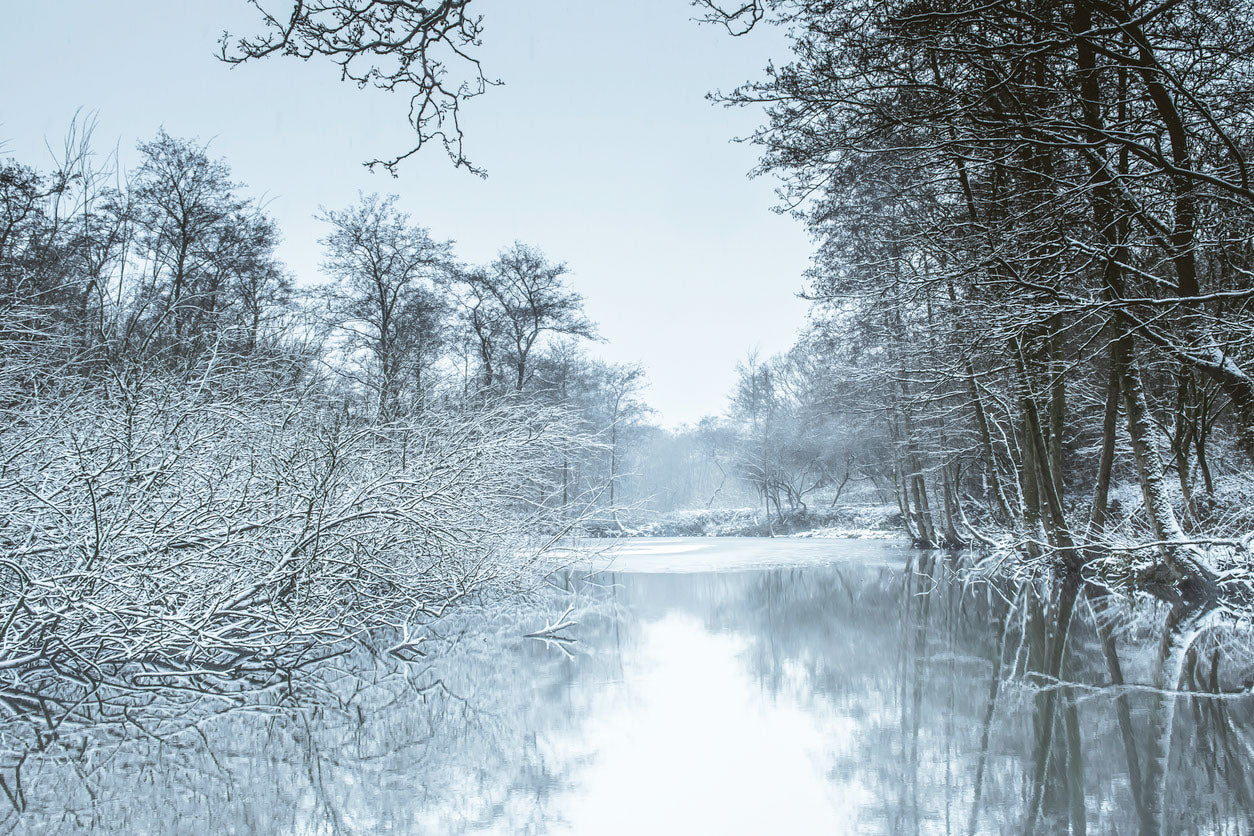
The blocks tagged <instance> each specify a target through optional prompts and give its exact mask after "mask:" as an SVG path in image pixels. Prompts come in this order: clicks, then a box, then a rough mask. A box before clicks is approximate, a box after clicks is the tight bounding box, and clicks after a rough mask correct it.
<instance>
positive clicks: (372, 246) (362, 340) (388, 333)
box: [321, 195, 452, 421]
mask: <svg viewBox="0 0 1254 836" xmlns="http://www.w3.org/2000/svg"><path fill="white" fill-rule="evenodd" d="M396 201H397V197H396V196H395V195H392V196H390V197H387V198H380V197H379V196H378V195H369V196H365V197H362V198H361V200H360V201H359V202H358V204H357V205H356V206H353V207H350V208H348V209H344V210H340V211H324V212H323V213H322V215H321V218H322V220H324V221H326V222H327V223H329V224H331V227H332V230H331V232H330V233H329V234H328V235H327V236H326V237H325V238H323V239H322V244H323V246H324V247H325V248H326V259H325V261H324V263H323V269H324V270H326V272H327V273H328V274H329V275H330V276H332V277H333V278H334V279H335V280H336V285H335V287H334V291H333V294H332V296H331V304H332V310H333V313H334V314H335V316H336V317H337V319H338V320H339V322H340V324H341V325H342V327H343V328H344V329H345V330H346V332H347V333H348V335H349V347H350V350H351V349H364V350H365V351H366V352H367V353H368V355H369V357H370V363H369V374H368V376H367V385H368V386H369V388H370V389H371V390H372V392H373V394H374V407H375V416H376V418H377V419H378V420H380V421H387V420H390V419H392V418H395V417H396V416H397V415H398V414H399V412H400V408H401V394H402V388H403V386H404V384H405V382H406V381H407V380H408V381H410V382H416V381H417V379H418V377H419V375H420V373H421V369H422V368H423V365H424V364H429V363H430V362H431V361H432V355H433V354H434V346H433V343H435V342H436V341H437V340H438V331H439V329H440V319H441V308H442V303H441V301H440V300H439V299H438V297H437V294H436V292H435V288H436V286H437V285H440V284H442V283H443V282H444V281H445V278H446V274H447V271H448V270H449V267H450V264H451V258H452V255H451V248H452V245H451V243H450V242H437V241H435V240H433V239H432V238H431V235H430V233H429V232H428V231H427V230H426V229H425V228H423V227H420V226H417V225H415V224H413V223H411V222H410V219H409V215H407V214H406V213H404V212H401V211H400V210H399V209H397V208H396Z"/></svg>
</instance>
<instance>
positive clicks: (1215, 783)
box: [6, 539, 1254, 834]
mask: <svg viewBox="0 0 1254 836" xmlns="http://www.w3.org/2000/svg"><path fill="white" fill-rule="evenodd" d="M595 568H596V569H598V570H599V571H597V572H596V573H595V574H594V575H593V577H591V578H587V577H585V573H584V571H583V570H578V571H576V570H571V571H570V572H564V573H562V574H561V575H559V577H558V583H559V585H564V586H567V587H568V588H569V589H571V590H572V591H573V592H574V594H575V600H576V601H577V602H578V606H577V608H576V611H575V612H574V614H573V615H572V616H571V618H572V619H574V620H577V621H578V622H579V623H578V625H577V626H575V627H573V628H571V629H570V630H568V631H566V634H567V635H568V636H570V637H571V638H574V639H575V640H576V641H574V642H573V643H555V642H542V641H537V640H534V639H525V638H523V637H522V636H523V634H524V633H526V632H530V631H534V630H536V629H538V628H540V627H542V626H544V624H545V623H546V621H547V620H548V619H551V618H555V617H556V616H557V615H558V614H559V613H557V612H552V611H551V608H549V609H545V608H540V607H533V608H531V609H528V610H526V611H524V612H519V613H515V614H513V615H511V616H509V617H496V618H494V619H493V620H491V621H490V622H484V621H483V620H482V619H479V620H473V621H472V620H466V621H465V622H463V623H453V622H449V623H446V624H445V625H444V626H443V627H442V628H441V634H440V636H439V637H438V638H435V639H433V646H437V647H438V648H439V652H438V653H434V654H432V656H431V657H430V658H431V661H430V662H429V663H424V664H421V665H414V666H409V667H398V666H397V665H395V664H384V663H381V662H376V661H375V660H372V659H371V658H369V657H362V658H358V659H353V660H346V662H345V663H344V664H343V668H342V670H339V671H333V672H329V673H328V675H327V677H326V681H325V683H324V687H323V691H322V696H321V698H320V699H319V700H318V701H317V703H316V704H309V705H306V707H305V708H304V709H303V710H300V711H295V712H292V711H285V712H279V711H270V712H266V713H255V714H249V715H240V714H233V715H229V716H227V717H222V718H217V719H215V720H213V721H206V722H204V723H203V724H202V725H201V728H200V730H199V731H195V732H192V733H187V734H183V735H180V736H178V737H177V738H172V739H169V740H164V741H156V740H152V739H145V738H144V737H143V735H142V734H136V733H135V732H134V731H133V730H132V731H130V732H127V733H126V734H121V733H117V734H116V735H115V737H116V739H113V738H111V737H109V736H108V734H106V733H104V732H102V733H101V737H100V738H98V739H95V740H93V741H92V745H91V747H90V748H89V749H88V750H86V751H85V752H84V754H83V756H82V757H81V758H80V759H79V761H78V762H77V763H75V764H73V765H72V766H71V765H69V764H67V762H65V761H59V762H57V763H48V764H46V765H42V766H41V765H39V764H38V762H37V759H36V760H32V761H31V764H30V765H28V766H27V767H26V769H25V770H24V773H23V780H24V782H25V788H26V792H27V794H28V796H29V797H30V798H31V799H32V800H31V808H30V811H29V812H28V813H27V814H26V815H24V816H22V817H20V818H19V817H15V816H12V815H10V816H9V818H8V819H6V822H7V825H8V827H9V828H12V829H16V830H18V831H27V830H29V831H51V830H59V831H62V832H73V831H76V830H87V829H96V830H100V831H106V832H107V831H116V832H127V833H144V832H157V833H198V832H209V833H230V832H234V833H254V832H256V833H310V834H313V833H480V832H483V833H509V834H514V833H557V834H560V833H572V834H615V833H623V834H657V833H676V834H700V833H710V834H729V833H754V834H758V833H858V832H862V833H969V832H979V833H1022V832H1024V831H1025V829H1026V828H1027V827H1028V826H1029V825H1031V826H1032V827H1033V828H1034V830H1035V831H1036V832H1041V833H1058V832H1073V833H1082V832H1086V831H1090V832H1094V833H1135V832H1140V831H1142V830H1151V831H1159V830H1161V832H1165V833H1188V832H1197V833H1211V832H1222V833H1246V832H1249V831H1250V829H1251V827H1250V815H1249V813H1248V811H1249V810H1250V809H1251V794H1250V779H1249V775H1248V769H1249V766H1250V754H1251V751H1250V746H1251V744H1252V743H1254V705H1252V704H1251V701H1250V700H1249V699H1247V698H1246V697H1244V696H1234V695H1224V696H1221V697H1214V696H1206V695H1197V696H1188V697H1177V696H1174V695H1166V694H1164V693H1163V691H1162V690H1158V691H1155V690H1154V689H1152V688H1150V687H1148V686H1150V685H1151V684H1152V683H1153V682H1154V681H1155V676H1156V675H1158V676H1159V680H1160V682H1161V681H1162V670H1163V669H1164V668H1163V665H1162V660H1163V658H1164V657H1163V656H1162V655H1161V654H1160V652H1159V636H1160V634H1161V632H1162V629H1163V624H1164V619H1165V616H1166V612H1165V610H1164V609H1163V608H1161V607H1160V606H1158V605H1155V604H1152V603H1150V602H1144V603H1141V604H1139V605H1138V606H1137V607H1136V608H1134V609H1128V608H1127V607H1120V608H1118V609H1109V608H1106V607H1105V606H1104V605H1102V604H1101V602H1100V601H1096V602H1095V601H1093V600H1091V599H1088V598H1084V597H1083V596H1081V597H1080V598H1079V599H1077V600H1076V601H1075V603H1074V609H1073V615H1072V618H1071V619H1070V630H1069V632H1068V634H1067V641H1066V644H1065V645H1064V646H1063V651H1064V652H1062V653H1061V654H1060V655H1058V654H1055V653H1054V651H1055V650H1057V649H1058V647H1059V645H1058V640H1059V638H1060V637H1061V632H1060V630H1059V629H1058V614H1059V612H1065V611H1066V609H1067V607H1065V606H1063V605H1061V604H1060V598H1059V595H1060V593H1058V592H1056V591H1051V590H1050V589H1049V588H1047V587H1046V586H1045V585H1044V584H1038V585H1020V586H1009V585H997V586H994V585H989V584H975V585H971V584H966V585H964V584H962V583H959V582H957V581H955V580H954V579H953V578H952V573H951V572H950V571H949V568H948V565H947V563H946V561H945V559H944V558H936V559H929V558H927V557H924V556H921V555H919V554H918V553H916V552H911V551H909V550H906V549H903V548H899V547H896V546H892V545H886V544H884V543H879V542H874V541H820V540H791V539H779V540H740V539H719V540H704V539H693V540H647V541H646V540H641V541H631V542H628V543H627V544H626V545H624V546H622V547H621V548H620V549H619V550H618V552H617V555H616V556H615V558H614V559H613V560H612V561H609V560H599V561H598V562H597V563H596V565H595ZM1099 614H1100V615H1099ZM1099 623H1100V624H1101V625H1103V626H1104V627H1106V628H1109V636H1110V643H1109V644H1108V645H1107V646H1106V647H1105V648H1103V644H1102V641H1101V638H1102V635H1103V634H1102V633H1100V632H1099V631H1098V625H1099ZM1189 642H1190V643H1189V647H1190V648H1191V649H1190V650H1189V651H1188V652H1187V653H1184V654H1183V655H1182V656H1181V658H1180V664H1179V666H1178V669H1179V674H1178V680H1177V681H1173V683H1171V686H1172V687H1171V688H1170V689H1169V690H1173V691H1174V689H1175V687H1176V686H1177V685H1179V686H1182V687H1184V688H1187V689H1190V690H1204V691H1209V692H1214V691H1220V692H1223V691H1229V690H1236V689H1240V688H1241V687H1242V686H1244V685H1245V683H1246V680H1247V678H1248V675H1249V672H1250V671H1251V669H1252V666H1251V664H1250V661H1249V654H1248V651H1247V650H1246V647H1247V644H1246V643H1245V642H1244V640H1243V639H1242V638H1241V636H1240V634H1239V633H1235V632H1234V631H1233V630H1231V629H1229V628H1225V627H1224V626H1223V625H1219V624H1208V625H1207V626H1206V628H1205V629H1204V630H1202V632H1200V633H1198V634H1197V635H1196V636H1192V635H1191V636H1190V637H1189ZM1055 658H1057V659H1058V660H1059V661H1058V662H1057V665H1056V666H1057V669H1056V670H1055V669H1054V668H1053V667H1051V665H1053V664H1054V663H1053V662H1051V660H1052V659H1055ZM1167 667H1168V668H1170V671H1169V673H1170V674H1171V677H1172V678H1173V680H1175V679H1176V677H1177V673H1176V670H1177V669H1176V668H1175V667H1171V665H1170V664H1168V665H1167ZM1055 674H1056V675H1055ZM1112 680H1113V681H1122V682H1123V683H1124V685H1123V686H1122V687H1113V686H1112ZM1060 682H1061V683H1063V684H1062V685H1060V684H1059V683H1060ZM1164 727H1165V728H1167V729H1169V730H1170V734H1167V735H1164V734H1163V733H1162V729H1163V728H1164ZM1156 764H1166V767H1165V770H1164V769H1157V768H1155V765H1156Z"/></svg>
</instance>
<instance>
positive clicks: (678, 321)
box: [0, 0, 810, 424]
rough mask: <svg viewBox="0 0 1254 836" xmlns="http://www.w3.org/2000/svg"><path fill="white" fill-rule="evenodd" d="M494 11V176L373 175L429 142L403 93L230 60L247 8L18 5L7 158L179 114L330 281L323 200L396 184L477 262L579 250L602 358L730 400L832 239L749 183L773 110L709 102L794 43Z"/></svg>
mask: <svg viewBox="0 0 1254 836" xmlns="http://www.w3.org/2000/svg"><path fill="white" fill-rule="evenodd" d="M286 3H287V0H274V3H272V5H271V7H272V8H281V7H284V6H286ZM275 4H277V5H275ZM476 5H478V6H479V7H480V11H481V13H482V14H483V15H484V16H485V37H484V40H485V43H484V49H483V51H482V53H481V54H482V56H483V59H484V63H485V67H486V70H487V73H488V74H489V75H491V76H496V77H500V78H502V79H503V80H504V81H505V86H504V87H500V88H494V89H492V90H490V91H489V92H488V93H487V94H486V95H484V96H483V97H481V98H478V99H476V100H474V101H472V102H470V103H469V104H468V105H467V106H466V112H465V118H464V124H465V127H466V130H467V134H468V140H467V151H468V153H469V155H470V156H471V157H472V159H474V160H475V162H476V163H478V164H480V165H482V166H484V167H486V168H487V169H488V171H489V174H490V176H489V178H488V179H487V180H486V181H484V180H480V179H478V178H476V177H473V176H471V175H469V174H466V173H465V172H461V171H455V170H453V168H452V166H451V165H450V164H449V162H448V161H447V158H446V157H445V156H444V155H443V152H442V150H440V149H437V148H432V149H430V151H429V152H424V153H423V154H422V155H420V157H419V158H416V159H413V160H411V161H410V162H408V163H406V164H405V165H404V166H403V167H402V168H401V170H400V177H399V179H395V180H394V179H392V178H390V177H388V176H387V175H386V174H371V173H369V172H367V171H366V170H364V169H363V168H362V166H361V165H360V163H361V162H362V160H365V159H369V158H372V157H375V156H382V157H386V156H389V155H392V154H395V153H397V152H399V151H402V150H405V149H407V148H408V147H409V145H407V143H408V142H409V140H410V134H409V132H408V126H407V125H406V124H405V121H404V108H405V101H404V100H403V99H401V98H398V97H388V96H385V95H382V94H377V93H373V92H362V91H358V90H357V89H356V88H354V87H351V86H347V85H342V84H340V83H339V82H338V80H337V77H336V73H335V69H334V68H333V67H331V66H330V65H325V64H320V63H316V62H310V63H301V62H299V61H288V60H283V61H271V62H266V63H263V64H258V65H253V66H243V67H238V68H235V69H230V68H228V67H227V66H226V65H223V64H221V63H220V62H218V61H217V60H215V58H214V57H213V56H214V53H215V51H216V42H217V38H218V35H219V34H220V32H221V31H222V30H223V29H229V30H231V31H233V32H247V31H251V30H253V29H255V27H256V24H255V20H254V14H255V13H254V12H253V10H252V9H251V8H250V7H249V6H248V5H247V4H246V3H245V2H244V0H214V2H205V0H199V1H198V2H187V0H131V2H128V3H125V4H107V3H99V2H96V0H44V2H22V3H11V4H9V8H7V9H6V12H5V18H6V28H7V33H6V37H5V38H4V39H3V49H0V77H3V78H5V79H6V91H5V95H4V98H3V100H2V101H0V153H2V154H4V155H5V156H8V155H12V156H16V157H18V158H20V159H22V160H23V161H25V162H29V163H32V164H36V165H43V164H44V163H45V162H46V160H47V152H46V150H45V149H44V141H45V139H47V140H48V141H50V142H52V143H53V144H56V142H57V141H58V140H59V138H60V136H61V135H62V133H63V132H64V130H65V127H66V125H67V124H68V122H69V119H70V117H71V116H72V115H73V113H74V111H75V109H76V108H79V107H82V108H85V109H87V110H92V111H96V112H97V114H98V128H97V134H96V141H97V145H98V146H111V145H113V144H114V143H117V144H119V145H120V147H121V150H122V159H123V162H124V163H125V162H127V161H128V160H130V159H133V150H132V149H133V148H134V146H135V143H136V142H138V141H141V140H144V139H147V138H150V137H151V136H152V135H153V134H154V133H155V132H156V130H157V128H158V127H159V126H162V125H164V126H165V128H166V130H167V131H168V132H170V133H171V134H173V135H175V136H183V137H198V138H200V139H202V140H212V144H211V152H212V153H213V154H214V155H215V156H220V157H224V158H225V159H226V160H227V162H228V163H230V165H231V166H232V169H233V171H234V174H235V178H236V179H237V180H239V181H242V182H244V183H246V184H247V185H248V186H249V187H250V193H251V194H254V195H264V196H265V197H266V198H267V199H268V201H269V203H268V208H269V211H270V212H271V214H273V215H274V216H275V217H277V218H278V220H279V222H280V224H281V227H282V229H283V232H284V236H285V240H284V244H283V247H282V250H281V254H282V256H283V258H284V260H285V261H286V262H287V263H288V265H289V266H290V267H291V268H292V270H293V272H294V273H295V274H296V276H297V277H298V279H299V280H300V281H303V282H312V281H318V280H320V276H319V274H318V263H319V261H320V254H319V248H318V246H317V244H316V241H317V239H318V238H319V237H320V236H321V235H322V229H321V225H320V224H318V223H317V222H315V221H314V220H313V215H314V213H315V212H316V211H317V208H318V206H319V205H320V204H321V205H325V206H328V207H333V208H334V207H340V206H343V205H346V204H348V203H351V202H352V201H354V200H355V199H356V195H357V192H358V191H359V190H360V191H367V192H369V191H378V192H393V191H394V192H396V193H398V194H400V195H401V204H402V206H403V207H404V208H405V209H406V210H407V211H409V212H411V213H412V214H413V216H414V219H415V220H416V221H418V222H419V223H421V224H423V225H425V226H428V227H430V228H431V230H432V233H433V234H434V235H436V236H437V237H442V238H452V239H454V240H456V241H457V248H456V250H457V254H458V256H459V257H460V258H461V259H463V260H464V261H467V262H482V261H487V260H490V259H491V258H492V257H493V256H494V255H495V253H496V251H497V250H498V249H500V248H501V247H502V246H504V245H507V244H509V243H510V242H512V241H514V240H515V239H518V240H522V241H525V242H527V243H531V244H535V245H537V246H539V247H540V248H542V249H543V250H544V251H545V252H546V253H548V254H549V255H550V256H551V257H553V258H554V259H560V260H565V261H566V262H568V263H569V265H570V267H571V269H572V272H573V276H572V278H571V284H572V285H573V286H574V287H575V288H576V289H577V290H579V291H580V292H581V293H583V294H584V296H585V297H586V299H587V307H588V311H589V313H590V314H591V316H592V317H593V318H594V319H596V320H597V321H598V322H599V323H600V324H601V330H602V333H603V334H604V336H605V337H606V338H608V343H606V344H605V345H602V346H597V347H596V348H595V349H594V351H595V353H599V354H600V355H602V356H604V357H606V358H607V359H610V360H615V361H638V362H642V363H643V364H644V365H645V366H646V368H647V369H648V372H649V378H650V381H651V388H650V390H649V392H648V398H649V400H650V401H651V402H652V404H653V405H654V406H655V407H656V408H657V409H658V411H659V418H660V420H661V421H662V422H663V423H666V424H677V423H680V422H685V421H693V420H696V419H697V418H699V417H700V416H702V415H704V414H709V413H716V412H720V411H722V409H723V408H724V405H725V403H726V395H727V393H728V391H729V389H730V387H731V385H732V381H733V377H734V367H735V364H736V362H737V361H738V360H739V359H741V358H742V357H743V356H744V354H745V352H746V351H747V350H749V349H750V348H752V347H754V346H759V347H760V348H761V349H762V351H763V352H764V353H767V354H769V353H774V352H776V351H780V350H783V349H784V348H786V347H787V346H788V345H789V344H790V343H791V342H792V338H793V336H794V334H795V332H796V330H797V329H798V328H799V327H800V325H801V324H802V321H803V317H804V311H805V304H804V303H803V302H802V301H800V300H798V299H797V298H795V294H796V292H797V291H798V290H799V289H800V288H801V273H802V271H803V270H804V269H805V267H806V265H807V259H808V254H809V251H810V246H809V242H808V239H807V237H806V235H805V233H804V231H803V229H802V228H801V226H800V225H799V224H798V223H797V222H795V221H793V220H791V219H789V218H786V217H781V216H778V215H775V214H773V213H771V212H770V211H769V210H770V207H771V206H772V205H774V202H775V199H774V194H773V189H774V184H773V183H772V182H771V181H770V180H768V179H758V180H754V181H750V180H748V179H746V177H745V174H746V172H747V171H748V170H749V169H750V168H752V166H753V164H754V161H755V159H756V156H757V150H756V149H755V148H754V147H752V146H749V145H744V144H739V145H738V144H733V143H731V142H729V139H730V138H731V137H732V136H735V135H737V134H743V133H746V132H747V131H748V130H749V129H751V128H752V127H753V125H754V124H755V123H756V121H757V119H758V116H757V115H756V114H753V113H749V112H744V111H728V110H726V109H724V108H721V107H716V106H713V105H710V104H709V103H707V102H706V101H704V95H705V93H706V92H707V91H709V90H712V89H714V88H724V89H726V88H730V87H733V86H735V85H736V84H738V83H740V82H742V81H744V80H747V79H749V78H753V77H757V76H758V75H759V74H760V71H761V68H762V67H763V66H764V65H765V63H766V61H767V60H768V59H770V58H771V57H775V58H777V59H778V58H781V57H783V54H784V47H785V44H784V42H783V39H782V38H781V37H780V35H779V34H778V33H776V32H764V33H754V34H753V35H751V36H749V37H746V38H740V39H733V38H730V37H728V36H727V35H725V34H724V33H723V32H722V31H721V30H719V29H716V28H713V27H706V26H699V25H697V24H696V23H694V22H692V21H691V18H692V16H693V10H692V9H691V7H689V6H688V4H687V2H686V0H639V2H635V3H630V4H625V3H613V2H609V0H582V2H579V1H577V0H568V2H561V0H536V2H513V3H511V2H507V1H506V0H484V2H482V3H479V4H476Z"/></svg>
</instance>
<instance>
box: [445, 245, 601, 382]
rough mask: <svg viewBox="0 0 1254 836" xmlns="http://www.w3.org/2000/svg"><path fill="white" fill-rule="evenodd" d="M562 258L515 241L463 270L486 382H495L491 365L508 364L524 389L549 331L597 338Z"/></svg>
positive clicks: (473, 327) (515, 379)
mask: <svg viewBox="0 0 1254 836" xmlns="http://www.w3.org/2000/svg"><path fill="white" fill-rule="evenodd" d="M568 272H569V271H568V270H567V267H566V265H565V264H563V263H553V262H550V261H549V260H548V259H547V258H546V257H545V256H544V254H543V253H542V252H540V251H539V250H538V249H536V248H534V247H530V246H527V245H526V244H522V243H518V242H515V243H514V246H512V247H510V248H509V249H506V250H504V251H502V252H501V254H500V255H499V256H498V257H497V258H496V260H495V261H493V262H492V263H491V264H490V265H488V266H487V267H480V268H477V269H473V270H469V271H466V272H464V273H462V275H461V277H460V278H461V282H462V284H463V285H464V286H465V287H466V288H467V290H468V294H467V300H466V301H465V302H464V303H463V307H464V308H466V310H467V311H468V314H467V317H468V322H469V324H470V326H471V328H472V329H473V330H474V333H475V335H476V338H477V339H478V342H479V348H480V356H481V359H482V362H483V366H484V370H485V381H486V382H488V383H489V385H490V384H491V383H492V382H494V378H493V371H492V367H493V366H492V364H493V363H496V364H498V365H500V366H507V367H508V368H509V369H510V372H511V378H512V379H511V380H510V381H509V383H510V385H512V386H513V388H514V389H515V390H516V391H520V392H521V391H522V390H523V388H524V387H525V386H526V385H527V383H528V381H529V380H530V379H531V371H532V370H531V360H532V355H533V353H534V351H535V350H536V348H537V347H538V346H539V345H540V344H541V343H542V342H543V339H544V338H545V337H546V336H550V335H560V336H567V337H579V338H582V339H587V340H592V339H597V332H596V327H595V326H594V325H593V324H592V322H591V321H590V320H589V319H588V318H587V317H586V316H585V315H584V312H583V297H582V296H580V295H579V294H578V293H575V292H574V291H571V290H568V289H567V288H566V285H565V283H564V282H563V281H562V277H563V276H565V275H566V274H567V273H568Z"/></svg>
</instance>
